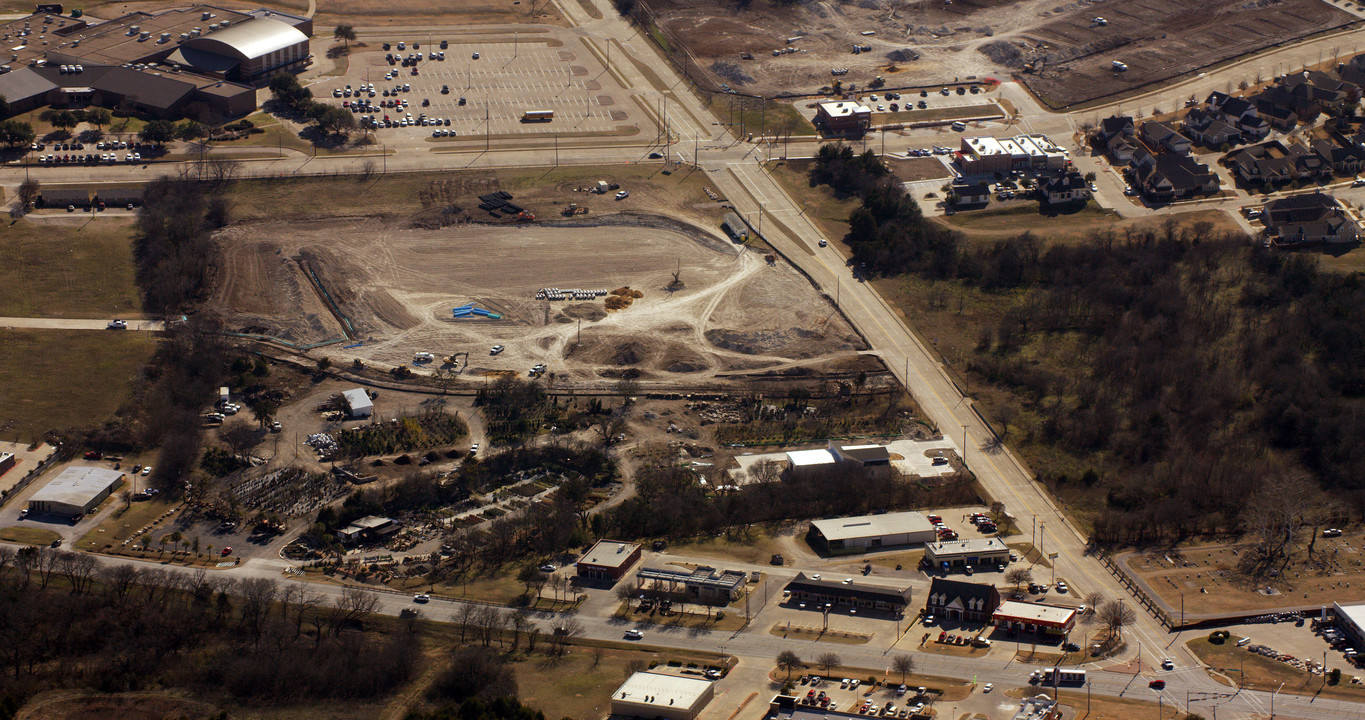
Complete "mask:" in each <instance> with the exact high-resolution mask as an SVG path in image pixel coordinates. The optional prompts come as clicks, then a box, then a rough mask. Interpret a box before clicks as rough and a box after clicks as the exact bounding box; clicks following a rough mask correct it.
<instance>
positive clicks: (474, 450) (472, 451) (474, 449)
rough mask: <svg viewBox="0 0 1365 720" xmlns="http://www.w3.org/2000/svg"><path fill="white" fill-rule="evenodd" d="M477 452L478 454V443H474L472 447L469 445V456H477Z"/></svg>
mask: <svg viewBox="0 0 1365 720" xmlns="http://www.w3.org/2000/svg"><path fill="white" fill-rule="evenodd" d="M478 452H479V444H478V443H474V444H473V445H470V446H469V454H470V455H477V454H478Z"/></svg>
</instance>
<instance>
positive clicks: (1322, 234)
mask: <svg viewBox="0 0 1365 720" xmlns="http://www.w3.org/2000/svg"><path fill="white" fill-rule="evenodd" d="M1262 217H1263V218H1264V221H1265V226H1266V227H1265V231H1264V232H1263V234H1262V237H1263V238H1264V242H1265V244H1266V246H1268V247H1271V246H1273V247H1285V246H1296V245H1305V244H1312V243H1331V244H1336V243H1353V242H1356V239H1357V237H1358V235H1359V230H1358V228H1357V227H1356V225H1355V223H1354V222H1352V221H1351V219H1350V218H1349V217H1347V215H1346V212H1345V210H1344V209H1343V208H1342V207H1341V206H1340V205H1338V204H1337V201H1336V199H1335V198H1333V197H1332V196H1330V195H1325V194H1323V193H1320V192H1312V193H1304V194H1301V195H1291V196H1290V197H1286V198H1279V199H1276V200H1271V201H1269V202H1267V203H1266V204H1265V207H1264V210H1263V214H1262Z"/></svg>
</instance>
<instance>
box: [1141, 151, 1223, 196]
mask: <svg viewBox="0 0 1365 720" xmlns="http://www.w3.org/2000/svg"><path fill="white" fill-rule="evenodd" d="M1133 174H1134V178H1135V179H1136V180H1137V182H1138V185H1139V186H1140V187H1141V188H1142V193H1143V195H1145V196H1147V197H1148V198H1150V199H1152V200H1159V201H1166V200H1178V199H1181V198H1187V197H1190V196H1192V195H1198V194H1203V193H1211V192H1217V191H1218V186H1219V182H1218V174H1217V173H1215V172H1213V171H1212V170H1210V169H1209V166H1208V165H1205V164H1203V163H1201V162H1198V161H1196V160H1194V159H1193V158H1191V157H1189V156H1187V155H1171V154H1162V155H1152V156H1150V160H1149V161H1147V162H1144V163H1143V164H1141V165H1139V166H1137V167H1136V168H1135V169H1134V173H1133Z"/></svg>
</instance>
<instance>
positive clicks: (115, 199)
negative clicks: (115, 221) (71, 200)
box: [95, 185, 142, 207]
mask: <svg viewBox="0 0 1365 720" xmlns="http://www.w3.org/2000/svg"><path fill="white" fill-rule="evenodd" d="M95 203H96V204H101V203H102V204H104V205H105V206H112V207H123V206H126V205H141V204H142V188H141V187H139V186H136V185H134V186H127V187H117V186H116V187H103V186H101V187H100V188H98V189H96V190H95Z"/></svg>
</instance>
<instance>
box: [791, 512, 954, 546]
mask: <svg viewBox="0 0 1365 720" xmlns="http://www.w3.org/2000/svg"><path fill="white" fill-rule="evenodd" d="M936 537H937V534H936V532H935V531H934V525H933V523H931V522H929V518H926V517H924V516H923V515H921V514H920V513H917V512H898V513H886V514H884V515H862V516H859V517H846V518H831V519H826V520H812V521H811V523H810V532H809V533H807V538H808V539H809V540H810V542H811V544H812V545H814V546H816V547H817V548H822V549H825V550H827V551H830V552H838V551H840V550H850V549H856V548H869V549H875V548H880V547H889V546H894V545H914V544H918V543H928V542H933V541H934V539H935V538H936Z"/></svg>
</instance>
